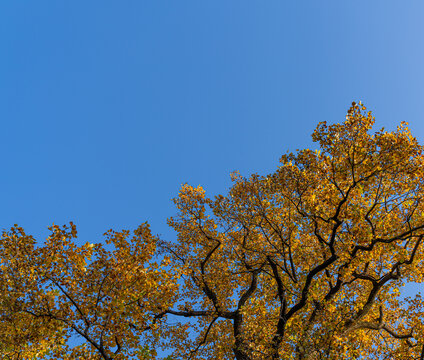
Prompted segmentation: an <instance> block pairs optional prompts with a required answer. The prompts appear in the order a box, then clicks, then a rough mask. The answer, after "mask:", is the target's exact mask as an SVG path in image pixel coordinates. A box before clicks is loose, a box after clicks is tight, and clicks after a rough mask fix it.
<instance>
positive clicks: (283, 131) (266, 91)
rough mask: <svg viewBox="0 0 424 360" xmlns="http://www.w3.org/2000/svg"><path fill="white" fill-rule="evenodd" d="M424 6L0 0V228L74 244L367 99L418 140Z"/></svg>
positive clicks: (280, 146) (269, 152)
mask: <svg viewBox="0 0 424 360" xmlns="http://www.w3.org/2000/svg"><path fill="white" fill-rule="evenodd" d="M423 16H424V2H423V1H421V0H420V1H418V0H417V1H414V0H408V1H390V0H373V1H369V0H367V1H358V0H356V1H353V0H352V1H348V0H345V1H340V0H334V1H329V0H322V1H316V0H311V1H284V0H278V1H276V0H266V1H259V0H257V1H249V0H231V1H228V0H225V1H224V0H213V1H199V0H192V1H185V0H181V1H175V0H174V1H160V0H157V1H156V0H155V1H140V0H132V1H131V0H126V1H108V0H97V1H95V0H90V1H86V0H84V1H80V0H73V1H63V0H62V1H59V0H57V1H47V0H37V1H24V0H22V1H13V0H4V1H1V3H0V124H1V125H0V135H1V141H0V152H1V159H2V163H1V171H0V191H1V207H0V227H1V228H9V227H10V226H12V225H13V224H14V223H18V224H19V225H20V226H23V227H24V228H25V229H26V230H27V232H29V233H32V234H34V235H35V236H37V238H38V239H39V240H42V238H43V237H44V236H46V235H47V234H48V231H47V226H50V225H51V224H52V223H55V224H59V225H61V224H65V223H68V222H69V221H74V222H75V223H76V224H77V226H78V229H79V234H80V238H81V241H82V242H84V243H85V242H87V241H89V242H97V241H101V240H102V236H101V234H103V233H104V232H105V231H106V230H107V229H109V228H115V229H122V228H127V229H134V228H135V227H136V226H137V225H138V224H140V223H141V222H143V221H146V220H148V221H149V222H150V223H151V224H152V230H153V232H155V233H160V234H162V236H163V237H165V238H172V237H173V236H174V235H173V233H172V232H171V231H170V230H169V229H168V227H167V225H166V218H167V217H169V216H172V215H174V214H175V209H174V206H173V204H172V202H171V198H172V197H174V196H175V195H176V194H177V192H178V190H179V187H180V186H181V184H182V183H185V182H188V183H190V184H192V185H199V184H201V185H202V186H204V188H205V189H206V191H207V192H208V193H209V194H211V195H213V194H218V193H223V192H225V191H226V189H227V187H228V185H229V184H230V181H229V174H230V172H232V171H234V170H240V172H241V173H242V174H244V175H248V174H250V173H252V172H258V173H262V174H265V173H268V172H271V171H273V170H274V169H275V168H276V166H277V164H278V159H279V157H280V156H281V154H283V153H284V152H286V151H287V150H291V151H294V150H295V149H297V148H304V147H311V146H312V142H311V138H310V134H311V133H312V131H313V130H314V128H315V125H316V124H317V123H318V122H319V121H323V120H326V121H328V122H330V123H332V122H339V121H343V120H344V117H345V113H346V110H347V109H348V107H349V106H350V103H351V102H352V101H354V100H355V101H358V100H362V101H363V102H364V103H365V104H366V105H367V106H368V108H369V109H370V110H372V111H373V112H374V115H375V116H376V121H377V124H376V128H380V127H382V126H384V127H386V128H388V129H394V128H395V126H396V125H397V124H398V123H399V122H400V121H402V120H405V121H408V122H409V123H410V127H411V128H412V131H413V133H414V134H415V136H416V137H417V138H418V139H419V140H420V141H421V143H424V108H423V100H424V99H423V98H424V21H423Z"/></svg>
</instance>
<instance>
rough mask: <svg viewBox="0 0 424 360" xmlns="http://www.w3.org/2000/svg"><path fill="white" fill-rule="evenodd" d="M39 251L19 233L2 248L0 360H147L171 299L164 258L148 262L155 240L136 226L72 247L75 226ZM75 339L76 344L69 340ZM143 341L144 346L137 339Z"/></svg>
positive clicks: (55, 230) (56, 232)
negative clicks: (162, 310) (98, 241)
mask: <svg viewBox="0 0 424 360" xmlns="http://www.w3.org/2000/svg"><path fill="white" fill-rule="evenodd" d="M50 230H51V232H52V234H51V236H50V237H49V238H48V239H47V241H46V243H45V244H44V245H43V246H40V247H36V246H35V240H34V239H33V237H31V236H28V235H26V234H25V232H24V230H23V229H22V228H20V227H17V226H16V227H14V228H12V229H11V231H9V232H5V233H3V236H2V239H1V240H2V241H1V243H0V254H1V257H0V259H1V267H0V271H1V272H0V275H1V277H0V279H1V284H0V285H1V288H2V299H1V313H0V316H1V318H0V324H1V325H0V326H1V328H0V331H1V332H2V333H1V336H0V349H1V354H2V358H4V359H35V358H46V359H51V358H52V357H53V358H58V359H99V358H101V359H104V360H112V359H117V360H118V359H128V358H138V359H146V360H147V359H151V358H152V356H151V355H154V352H153V353H150V352H149V351H148V348H146V346H145V345H146V344H148V342H149V341H156V339H157V337H158V336H160V334H161V328H160V326H159V325H160V323H161V322H162V321H163V320H162V317H163V315H164V314H162V315H161V314H156V313H157V312H158V308H167V307H169V306H170V304H171V303H172V301H173V300H172V299H173V298H174V297H175V294H176V290H177V288H176V284H175V282H174V281H173V279H172V271H170V270H166V271H165V267H166V265H167V262H168V260H167V259H166V258H165V259H164V260H163V261H162V263H161V264H157V263H156V262H154V261H151V260H152V256H153V254H154V253H155V250H156V242H157V238H156V237H154V236H152V234H151V232H150V229H149V226H148V225H147V224H142V225H141V226H140V227H139V228H138V229H136V230H135V231H134V235H133V236H132V238H129V235H130V234H129V232H128V231H122V232H113V231H109V232H107V233H106V234H105V235H106V245H107V246H108V247H109V248H111V249H112V250H107V249H106V247H105V246H103V245H102V244H90V243H86V244H85V245H82V246H77V245H76V244H75V243H74V242H73V239H75V238H76V236H77V231H76V227H75V225H74V224H72V223H71V224H70V226H69V227H67V226H64V227H62V228H60V227H59V226H56V225H55V226H53V227H51V228H50ZM73 335H77V336H79V337H80V340H82V341H83V343H82V344H81V345H78V346H70V345H69V343H68V342H67V340H68V339H69V338H70V337H71V336H73ZM143 339H144V341H142V340H143Z"/></svg>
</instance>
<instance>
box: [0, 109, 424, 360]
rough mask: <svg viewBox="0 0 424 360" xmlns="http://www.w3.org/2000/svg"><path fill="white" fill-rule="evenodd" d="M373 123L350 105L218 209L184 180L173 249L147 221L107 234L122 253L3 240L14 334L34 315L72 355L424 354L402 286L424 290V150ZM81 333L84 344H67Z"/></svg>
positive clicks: (8, 318)
mask: <svg viewBox="0 0 424 360" xmlns="http://www.w3.org/2000/svg"><path fill="white" fill-rule="evenodd" d="M373 124H374V118H373V117H372V114H371V113H370V112H366V109H365V107H364V106H363V105H362V104H361V103H359V104H356V103H353V104H352V107H351V108H350V109H349V111H348V113H347V117H346V121H345V122H343V123H341V124H334V125H327V124H326V123H320V124H318V126H317V128H316V130H315V132H314V134H313V140H314V141H315V142H316V143H317V144H318V145H319V149H318V150H315V151H313V150H309V149H306V150H301V151H297V152H296V153H294V154H293V153H290V154H287V155H283V156H282V158H281V165H280V166H279V167H278V169H277V170H276V171H275V172H274V173H272V174H270V175H267V176H259V175H256V174H254V175H252V176H250V177H249V178H245V177H242V176H240V175H239V174H237V173H235V174H233V185H232V187H231V188H230V190H229V192H228V194H227V195H226V196H222V195H219V196H216V197H215V198H213V199H211V198H208V197H206V195H205V191H204V190H203V189H202V188H201V187H197V188H194V187H191V186H189V185H184V186H183V187H182V189H181V191H180V193H179V195H178V197H177V198H176V199H175V200H174V201H175V204H176V206H177V208H178V211H179V213H178V215H177V216H176V217H174V218H171V219H169V224H170V226H172V227H173V228H174V229H175V231H176V232H177V234H178V239H177V240H176V241H174V242H165V241H162V240H159V239H158V238H156V237H154V236H152V234H151V233H150V230H149V228H148V226H147V224H143V225H142V226H141V227H140V228H139V229H138V230H136V232H135V235H134V237H133V238H132V239H129V240H128V236H129V233H128V232H122V233H113V232H110V233H109V234H108V239H109V242H111V243H112V244H113V245H114V247H115V250H114V251H113V252H109V251H106V250H105V248H104V247H103V246H102V245H100V244H97V245H90V244H86V245H84V246H82V247H77V246H76V245H74V244H73V242H72V241H71V239H72V238H73V237H75V236H76V230H75V228H74V227H73V225H71V227H70V228H62V229H60V228H58V227H53V228H52V232H53V233H52V236H51V237H50V238H49V240H48V241H47V243H46V244H45V245H44V246H42V247H39V248H37V247H35V246H34V240H33V239H32V238H31V237H28V236H27V235H25V233H24V232H23V230H22V229H20V228H14V229H12V230H11V231H10V232H8V233H5V234H3V237H2V242H1V246H0V254H1V261H2V265H1V275H2V277H1V282H2V284H1V286H2V287H3V294H5V295H4V296H3V298H2V303H1V305H2V306H3V309H2V313H3V314H4V315H3V317H2V320H1V331H3V330H4V331H7V329H8V327H10V326H12V325H10V324H13V326H14V328H15V329H17V331H18V332H19V331H20V328H21V327H22V324H23V319H27V318H28V319H32V320H31V321H33V322H34V323H33V325H31V326H34V327H36V328H39V329H41V331H43V334H42V335H44V334H45V336H44V337H43V336H42V338H43V339H44V340H43V341H44V344H45V346H44V350H45V351H47V350H46V349H49V351H50V354H59V355H57V356H59V357H60V356H61V358H65V355H66V356H68V358H72V356H74V358H75V357H76V358H78V356H80V358H81V355H78V354H85V355H84V356H83V358H89V357H88V356H87V355H90V356H91V358H93V359H94V358H101V359H125V358H132V357H134V356H137V354H138V356H139V358H142V357H146V356H150V355H148V351H146V349H147V348H146V346H148V348H149V349H150V353H151V354H152V356H154V354H155V349H156V347H157V346H164V347H168V348H169V349H172V350H173V355H172V356H173V358H175V359H234V358H235V359H237V360H256V359H270V360H277V359H284V360H286V359H305V360H306V359H309V360H312V359H314V360H315V359H423V358H424V340H423V339H424V336H423V333H424V332H423V330H424V325H423V324H422V323H421V320H422V315H423V301H422V299H421V297H420V296H419V295H417V296H416V297H414V298H406V299H404V298H402V296H401V295H400V291H399V289H400V287H401V286H402V285H403V284H405V283H407V282H417V283H419V282H422V281H423V274H424V250H423V244H422V242H423V237H424V212H423V206H424V205H423V196H424V182H423V179H424V176H423V175H424V174H423V171H424V167H423V165H424V164H423V162H424V157H423V147H422V146H421V145H419V144H418V142H417V141H416V139H415V138H413V137H412V136H411V134H410V131H409V130H408V128H407V127H406V124H405V123H402V124H401V125H400V126H399V127H398V129H397V130H396V131H394V132H387V131H384V129H382V130H380V131H377V132H375V133H374V134H371V133H370V130H371V129H372V126H373ZM156 246H158V249H159V251H157V250H156ZM155 254H156V255H159V256H162V257H164V260H163V261H162V262H161V263H156V262H153V260H152V259H153V256H154V255H155ZM169 265H172V266H169ZM99 294H100V295H99ZM99 298H100V299H101V300H100V301H98V300H97V299H99ZM187 319H188V320H189V321H188V322H187ZM43 329H45V330H43ZM55 329H56V330H55ZM22 331H23V332H22V334H23V333H24V331H27V332H28V333H29V334H30V337H29V338H30V339H32V337H31V336H34V332H32V331H31V327H28V328H25V327H24V329H23V330H22ZM71 333H78V334H79V335H80V336H81V337H82V338H84V339H85V341H86V344H85V345H83V346H81V347H79V348H78V349H76V350H75V349H67V348H66V338H67V337H68V336H69V335H70V334H71ZM58 336H59V337H60V338H61V339H63V340H62V345H60V342H58V341H57V337H58ZM55 337H56V338H55ZM0 341H2V340H0ZM58 344H59V345H58ZM1 346H3V348H4V349H7V351H9V352H10V353H11V354H12V352H11V351H12V350H11V347H10V344H9V345H8V344H5V345H3V344H1ZM28 348H31V346H29V347H28V346H26V347H25V344H22V346H21V348H20V349H21V350H20V351H22V353H23V354H25V351H27V350H28ZM13 351H15V350H13ZM78 351H80V353H78ZM73 353H74V355H72V354H73ZM40 354H41V355H40V356H43V355H42V353H41V352H40ZM75 354H76V355H75ZM142 354H144V355H142ZM11 358H16V357H13V354H12V355H11Z"/></svg>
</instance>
